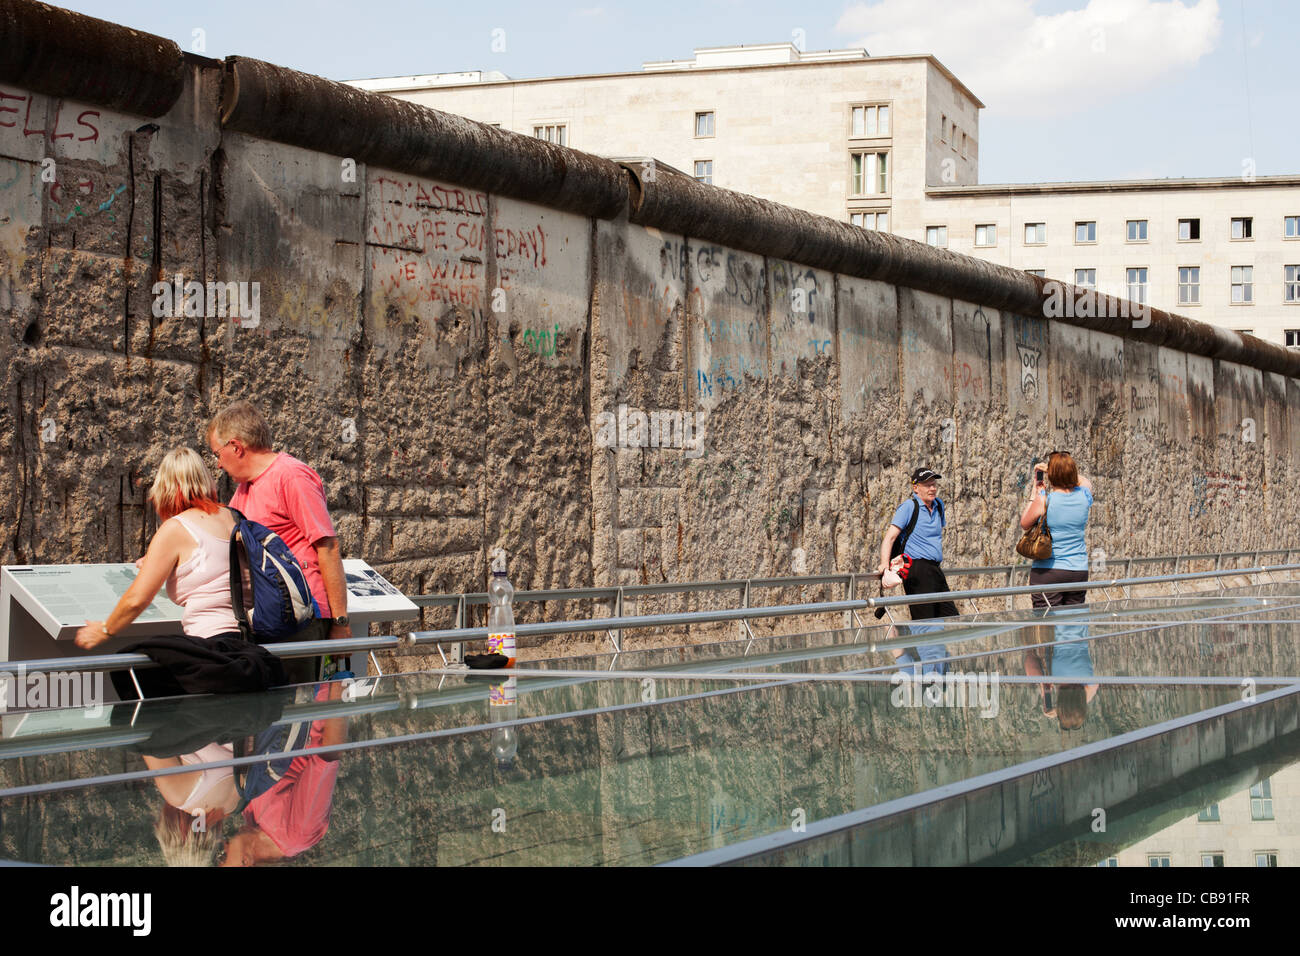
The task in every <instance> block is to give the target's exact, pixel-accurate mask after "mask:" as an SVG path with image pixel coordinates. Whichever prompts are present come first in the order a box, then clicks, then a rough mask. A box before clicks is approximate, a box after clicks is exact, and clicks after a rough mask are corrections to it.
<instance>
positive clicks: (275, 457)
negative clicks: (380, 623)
mask: <svg viewBox="0 0 1300 956" xmlns="http://www.w3.org/2000/svg"><path fill="white" fill-rule="evenodd" d="M208 448H209V449H210V450H211V452H212V454H213V455H214V456H215V457H216V460H217V465H218V467H220V468H221V469H222V470H223V471H225V473H226V474H228V475H229V476H230V479H231V481H234V482H237V483H238V487H236V488H235V493H234V495H233V496H232V497H231V499H230V507H232V508H235V509H237V510H238V511H240V512H242V513H243V515H244V517H245V518H248V519H249V520H250V521H256V522H258V523H259V524H263V525H266V527H268V528H270V529H271V530H272V531H274V532H275V533H276V534H278V535H279V536H280V537H281V538H283V539H284V543H285V544H287V545H288V546H289V550H290V551H292V552H293V554H294V557H296V558H297V559H298V563H299V564H301V565H302V569H303V572H304V573H305V574H306V576H307V584H308V585H309V586H310V587H311V593H312V596H313V597H314V598H315V599H316V604H317V606H318V607H319V608H320V618H318V619H317V620H315V621H313V622H311V623H310V624H309V625H307V627H305V628H303V630H302V631H300V632H299V633H298V634H297V635H296V636H295V640H301V641H315V640H324V639H326V638H331V639H336V638H348V637H351V636H352V628H351V627H350V625H349V623H348V617H347V609H348V590H347V578H346V577H345V575H344V573H343V560H342V558H340V556H339V539H338V537H337V535H336V534H335V532H334V523H333V522H332V521H331V520H330V515H329V508H328V507H327V506H326V504H325V484H324V482H322V481H321V478H320V475H318V474H316V472H315V471H314V470H312V469H311V468H310V467H308V466H307V465H305V464H303V463H302V462H301V461H299V460H298V459H297V458H294V457H293V456H292V455H290V454H288V453H287V452H277V451H272V450H271V429H270V428H269V427H268V425H267V424H266V419H264V418H263V417H262V415H261V413H260V412H258V410H257V409H256V408H254V407H253V405H252V404H251V403H250V402H235V403H234V404H233V405H230V406H229V407H227V408H225V409H222V410H221V411H220V412H218V413H217V415H216V416H215V417H214V418H213V419H212V422H211V424H209V425H208ZM306 679H308V680H311V679H314V677H307V678H306Z"/></svg>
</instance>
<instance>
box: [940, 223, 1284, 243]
mask: <svg viewBox="0 0 1300 956" xmlns="http://www.w3.org/2000/svg"><path fill="white" fill-rule="evenodd" d="M1148 225H1149V220H1146V219H1129V220H1127V222H1126V232H1125V235H1126V239H1127V241H1128V242H1146V241H1147V232H1148ZM1228 228H1229V233H1230V235H1231V236H1232V238H1233V239H1253V238H1254V237H1255V235H1254V233H1255V220H1254V218H1253V217H1251V216H1242V217H1239V218H1235V219H1231V220H1230V221H1229V226H1228ZM931 230H934V231H935V235H942V236H943V241H942V242H938V243H936V242H931V243H930V244H931V245H947V243H948V238H947V237H948V227H947V226H930V227H927V228H926V235H927V237H928V236H929V235H930V233H931ZM1282 237H1283V238H1284V239H1300V216H1284V217H1283V220H1282ZM1200 238H1201V220H1199V219H1180V220H1178V239H1179V241H1180V242H1194V241H1198V240H1200ZM926 241H927V242H930V240H929V239H928V238H927V239H926ZM1074 241H1075V242H1076V243H1079V244H1088V243H1095V242H1096V241H1097V221H1096V220H1095V219H1088V220H1081V221H1079V222H1076V223H1075V224H1074ZM1046 243H1047V223H1045V222H1027V223H1025V245H1027V246H1041V245H1045V244H1046ZM997 244H998V227H997V225H996V224H994V223H981V224H978V225H976V226H975V245H977V246H981V247H986V246H996V245H997Z"/></svg>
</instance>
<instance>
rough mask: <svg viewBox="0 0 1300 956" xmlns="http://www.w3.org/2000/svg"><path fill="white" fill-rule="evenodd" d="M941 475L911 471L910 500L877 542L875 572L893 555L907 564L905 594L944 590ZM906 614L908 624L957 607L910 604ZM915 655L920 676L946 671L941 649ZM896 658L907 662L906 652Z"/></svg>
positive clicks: (943, 603) (933, 647) (931, 646)
mask: <svg viewBox="0 0 1300 956" xmlns="http://www.w3.org/2000/svg"><path fill="white" fill-rule="evenodd" d="M942 477H943V476H942V475H940V474H939V473H938V472H935V471H932V470H930V469H929V468H918V469H916V471H914V472H912V497H911V498H909V499H908V500H907V501H904V502H903V503H902V504H901V505H899V506H898V510H896V511H895V512H894V517H893V518H892V519H891V520H890V523H889V528H888V530H886V531H885V538H884V540H883V541H882V542H881V543H880V567H879V569H878V570H879V571H880V573H882V574H883V573H884V572H885V570H886V569H888V567H889V563H890V561H891V560H892V558H893V557H894V556H895V555H898V554H903V555H906V556H907V558H908V559H909V560H910V562H911V564H910V566H909V567H908V569H907V576H906V577H905V578H904V579H903V590H904V591H906V592H907V593H908V594H935V593H938V592H941V591H947V590H949V588H948V579H947V578H945V577H944V574H943V569H942V568H941V567H940V564H941V562H942V561H943V528H944V525H945V524H947V520H946V519H945V517H944V513H943V500H942V499H941V498H940V497H939V479H940V478H942ZM908 610H909V611H910V612H911V614H912V620H914V621H919V620H925V619H928V618H933V617H948V616H950V615H955V614H956V613H957V606H956V605H955V604H953V602H952V601H939V602H937V603H934V604H913V605H911V606H910V607H909V608H908ZM930 629H931V628H926V630H930ZM912 630H913V632H914V633H915V632H918V631H920V630H921V629H920V628H917V627H913V628H912ZM918 652H919V653H920V656H921V660H922V661H924V662H925V665H924V666H923V668H922V673H930V672H937V673H940V674H942V673H943V672H944V671H945V670H946V667H945V665H944V663H943V659H944V658H945V657H947V649H946V648H944V647H943V645H941V644H929V645H922V646H920V647H918ZM898 659H899V660H903V662H904V663H910V655H909V654H907V653H906V652H904V654H903V657H901V658H898Z"/></svg>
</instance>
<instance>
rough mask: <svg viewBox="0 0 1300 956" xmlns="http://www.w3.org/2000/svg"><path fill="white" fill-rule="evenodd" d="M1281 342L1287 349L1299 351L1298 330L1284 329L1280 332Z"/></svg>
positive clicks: (1299, 336)
mask: <svg viewBox="0 0 1300 956" xmlns="http://www.w3.org/2000/svg"><path fill="white" fill-rule="evenodd" d="M1282 339H1283V342H1284V343H1285V344H1286V347H1287V348H1289V349H1300V329H1286V330H1284V331H1283V332H1282Z"/></svg>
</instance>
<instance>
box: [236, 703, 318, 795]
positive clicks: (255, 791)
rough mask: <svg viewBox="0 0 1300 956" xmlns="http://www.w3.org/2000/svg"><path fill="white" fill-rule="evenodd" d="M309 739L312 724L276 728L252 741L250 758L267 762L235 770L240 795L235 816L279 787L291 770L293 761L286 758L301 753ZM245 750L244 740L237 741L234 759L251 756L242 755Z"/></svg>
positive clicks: (268, 729)
mask: <svg viewBox="0 0 1300 956" xmlns="http://www.w3.org/2000/svg"><path fill="white" fill-rule="evenodd" d="M310 738H311V721H310V720H302V721H298V722H297V723H294V724H275V725H274V726H271V727H268V728H266V729H265V730H263V731H262V732H261V733H260V734H258V735H257V738H256V739H255V740H254V741H253V749H252V755H256V756H265V757H266V760H263V761H261V762H260V763H255V764H250V765H249V766H247V767H236V768H235V774H234V776H235V789H236V790H238V791H239V807H238V808H237V809H236V810H235V812H236V813H239V812H241V811H243V809H244V808H245V807H247V806H248V805H249V804H250V803H252V802H253V801H254V800H256V799H257V798H258V797H260V796H261V795H262V794H264V793H266V791H268V790H270V789H271V788H272V787H274V786H275V785H276V784H277V783H279V782H280V781H281V780H282V779H283V778H284V775H285V774H286V773H288V772H289V768H290V766H292V765H293V758H292V757H287V756H285V754H286V753H288V752H289V751H291V750H302V749H303V748H305V747H306V746H307V743H308V741H309V740H310ZM245 747H247V740H246V739H245V740H240V741H236V743H235V756H237V757H243V756H251V755H248V754H244V753H243V752H242V751H243V750H244V748H245Z"/></svg>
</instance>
